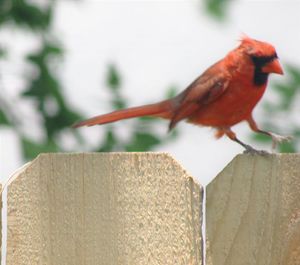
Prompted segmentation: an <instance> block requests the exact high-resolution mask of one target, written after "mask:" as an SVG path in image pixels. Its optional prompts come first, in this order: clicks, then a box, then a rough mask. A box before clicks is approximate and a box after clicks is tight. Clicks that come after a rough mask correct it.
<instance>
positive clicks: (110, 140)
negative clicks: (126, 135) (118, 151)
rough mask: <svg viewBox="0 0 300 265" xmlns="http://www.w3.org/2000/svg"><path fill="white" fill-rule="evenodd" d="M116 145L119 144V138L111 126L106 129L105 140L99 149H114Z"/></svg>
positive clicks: (99, 150) (102, 150)
mask: <svg viewBox="0 0 300 265" xmlns="http://www.w3.org/2000/svg"><path fill="white" fill-rule="evenodd" d="M116 145H117V139H116V136H115V134H114V132H113V130H112V127H111V128H109V129H108V130H107V131H106V135H105V140H104V142H103V144H102V146H101V147H100V148H99V149H98V150H97V151H98V152H110V151H114V148H115V146H116Z"/></svg>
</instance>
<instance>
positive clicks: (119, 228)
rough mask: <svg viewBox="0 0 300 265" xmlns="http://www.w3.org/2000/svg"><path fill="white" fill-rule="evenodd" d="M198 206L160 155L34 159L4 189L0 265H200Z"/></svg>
mask: <svg viewBox="0 0 300 265" xmlns="http://www.w3.org/2000/svg"><path fill="white" fill-rule="evenodd" d="M201 204H202V189H201V188H200V186H199V185H198V184H196V183H195V182H194V181H193V179H192V178H191V176H189V175H188V174H187V173H186V171H185V170H183V169H182V167H181V166H180V165H179V164H178V163H177V162H176V161H174V159H173V158H172V157H170V156H169V155H167V154H158V153H110V154H101V153H97V154H44V155H40V156H39V157H38V158H37V159H36V160H34V161H33V162H32V163H31V164H30V165H29V166H28V167H27V168H26V169H25V170H24V171H23V172H21V173H20V174H19V175H18V177H17V178H16V179H14V180H13V181H12V183H11V184H9V186H8V210H7V211H8V235H7V265H17V264H30V265H35V264H43V265H44V264H45V265H48V264H51V265H68V264H70V265H76V264H78V265H79V264H80V265H82V264H86V265H94V264H95V265H96V264H97V265H99V264H103V265H104V264H105V265H109V264H120V265H126V264H128V265H137V264H157V265H158V264H163V265H168V264H170V265H174V264H189V265H193V264H195V265H199V264H202V254H201V251H202V250H201V240H202V239H201V222H202V221H201V216H202V212H201V211H202V210H201Z"/></svg>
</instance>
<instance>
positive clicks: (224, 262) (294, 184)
mask: <svg viewBox="0 0 300 265" xmlns="http://www.w3.org/2000/svg"><path fill="white" fill-rule="evenodd" d="M206 245H207V251H206V253H207V255H206V260H207V265H240V264H243V265H250V264H251V265H253V264H255V265H274V264H278V265H299V264H300V155H296V154H294V155H293V154H288V155H287V154H282V155H270V156H265V157H263V156H251V155H239V156H237V157H236V158H235V159H234V160H233V161H232V162H231V163H230V164H229V165H228V166H227V167H226V168H225V169H224V170H223V171H222V172H221V173H220V174H219V175H218V176H217V178H216V179H215V180H214V181H213V182H212V183H210V184H209V185H208V187H207V201H206Z"/></svg>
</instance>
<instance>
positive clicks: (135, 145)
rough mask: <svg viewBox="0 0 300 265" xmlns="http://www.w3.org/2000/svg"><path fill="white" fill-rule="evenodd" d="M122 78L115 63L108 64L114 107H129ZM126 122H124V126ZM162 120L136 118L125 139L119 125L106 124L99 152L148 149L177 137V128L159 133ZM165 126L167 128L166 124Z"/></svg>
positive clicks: (170, 94) (107, 84)
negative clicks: (122, 90) (122, 88)
mask: <svg viewBox="0 0 300 265" xmlns="http://www.w3.org/2000/svg"><path fill="white" fill-rule="evenodd" d="M121 85H122V79H121V76H120V74H119V72H118V70H117V68H116V66H114V65H109V66H108V73H107V78H106V86H107V88H108V89H109V92H110V93H111V101H110V105H111V107H112V109H121V108H126V107H127V105H128V104H127V101H126V99H125V98H124V97H123V96H122V94H121ZM175 91H176V88H174V87H171V88H170V89H168V90H167V94H166V95H165V97H172V96H174V94H176V92H175ZM124 123H125V122H124V121H123V122H122V126H123V124H124ZM160 123H161V121H160V120H158V119H156V118H150V117H142V118H137V119H135V120H134V121H133V122H132V123H131V125H130V128H131V130H130V137H129V138H127V139H123V138H122V137H121V136H120V135H119V134H118V129H117V128H118V125H117V124H110V125H106V126H104V127H103V128H104V130H105V136H104V139H103V141H101V143H100V147H99V148H98V149H97V151H99V152H108V151H117V150H118V151H128V152H130V151H136V152H138V151H146V150H152V149H153V148H154V147H156V146H158V145H161V144H163V143H165V142H167V141H169V140H172V139H175V138H176V136H177V135H178V132H177V130H174V131H173V132H171V133H169V134H166V131H167V129H165V133H163V135H161V134H159V133H158V129H159V128H158V127H160ZM164 127H165V128H167V127H166V126H165V124H164Z"/></svg>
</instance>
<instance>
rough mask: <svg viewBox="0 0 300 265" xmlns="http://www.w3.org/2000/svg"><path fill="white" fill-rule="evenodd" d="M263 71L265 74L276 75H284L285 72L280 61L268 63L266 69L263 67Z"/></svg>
mask: <svg viewBox="0 0 300 265" xmlns="http://www.w3.org/2000/svg"><path fill="white" fill-rule="evenodd" d="M262 71H263V72H264V73H274V74H279V75H283V70H282V67H281V65H280V63H279V60H278V59H275V60H273V61H272V62H269V63H267V64H266V65H265V66H264V67H262Z"/></svg>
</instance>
